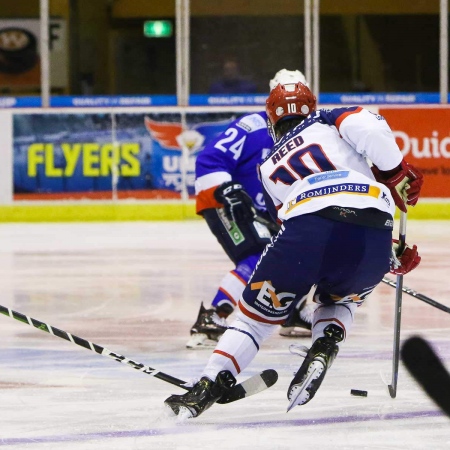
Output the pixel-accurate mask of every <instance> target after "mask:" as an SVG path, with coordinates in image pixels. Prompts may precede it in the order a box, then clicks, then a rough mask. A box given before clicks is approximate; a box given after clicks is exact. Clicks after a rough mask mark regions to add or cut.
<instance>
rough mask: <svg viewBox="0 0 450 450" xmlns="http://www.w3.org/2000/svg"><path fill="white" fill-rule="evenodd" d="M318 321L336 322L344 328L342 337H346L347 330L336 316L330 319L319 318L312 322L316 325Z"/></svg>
mask: <svg viewBox="0 0 450 450" xmlns="http://www.w3.org/2000/svg"><path fill="white" fill-rule="evenodd" d="M320 322H336V323H337V324H338V325H339V326H340V327H341V328H342V329H343V330H344V339H345V338H346V336H347V330H346V329H345V326H344V324H343V323H342V322H341V321H340V320H338V319H336V317H333V318H331V319H320V320H318V321H317V322H315V323H314V326H316V325H317V324H318V323H320Z"/></svg>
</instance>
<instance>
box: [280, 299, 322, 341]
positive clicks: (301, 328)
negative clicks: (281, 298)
mask: <svg viewBox="0 0 450 450" xmlns="http://www.w3.org/2000/svg"><path fill="white" fill-rule="evenodd" d="M316 308H317V305H316V304H313V303H308V304H306V301H304V302H303V303H302V304H301V305H300V308H298V309H297V308H295V309H294V310H293V311H292V314H291V315H290V316H289V317H288V318H287V320H286V322H285V323H284V324H283V325H281V328H280V336H284V337H311V328H312V321H313V316H314V311H315V310H316Z"/></svg>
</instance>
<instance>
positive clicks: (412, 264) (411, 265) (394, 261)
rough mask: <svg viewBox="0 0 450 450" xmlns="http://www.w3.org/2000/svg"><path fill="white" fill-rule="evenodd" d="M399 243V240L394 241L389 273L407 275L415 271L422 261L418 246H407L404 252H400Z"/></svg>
mask: <svg viewBox="0 0 450 450" xmlns="http://www.w3.org/2000/svg"><path fill="white" fill-rule="evenodd" d="M399 248H400V245H399V241H398V239H392V253H391V261H390V270H389V272H390V273H392V274H394V275H405V274H407V273H408V272H411V270H414V269H415V268H416V267H417V266H418V265H419V264H420V260H421V259H422V258H421V257H420V256H419V253H418V252H417V245H413V246H412V247H410V246H409V245H407V244H405V247H404V249H403V251H402V252H401V253H400V254H398V252H399Z"/></svg>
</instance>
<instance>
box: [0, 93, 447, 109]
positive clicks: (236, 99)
mask: <svg viewBox="0 0 450 450" xmlns="http://www.w3.org/2000/svg"><path fill="white" fill-rule="evenodd" d="M267 95H268V93H267V94H255V95H242V94H239V95H206V94H191V95H190V96H189V105H190V106H261V109H264V107H265V104H266V99H267ZM448 101H449V102H450V95H449V97H448ZM439 103H440V96H439V92H367V93H365V92H364V93H355V92H336V93H326V92H322V93H320V95H319V104H322V105H325V104H332V105H406V104H439ZM176 105H177V97H176V95H151V96H150V95H128V96H127V95H121V96H114V95H97V96H70V95H59V96H52V97H51V98H50V106H52V107H59V108H62V107H78V108H81V107H83V108H86V107H127V106H130V107H131V106H176ZM39 107H41V98H40V97H39V96H33V97H31V96H29V97H0V108H39Z"/></svg>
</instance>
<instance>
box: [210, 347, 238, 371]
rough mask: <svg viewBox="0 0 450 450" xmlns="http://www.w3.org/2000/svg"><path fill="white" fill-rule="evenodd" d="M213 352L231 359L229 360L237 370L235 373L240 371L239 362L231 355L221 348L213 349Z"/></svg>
mask: <svg viewBox="0 0 450 450" xmlns="http://www.w3.org/2000/svg"><path fill="white" fill-rule="evenodd" d="M213 353H218V354H219V355H222V356H225V358H228V359H231V362H232V363H233V365H234V367H235V369H236V370H237V373H241V368H240V367H239V364H238V362H237V361H236V358H235V357H234V356H233V355H230V354H229V353H227V352H223V351H222V350H214V352H213Z"/></svg>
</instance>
